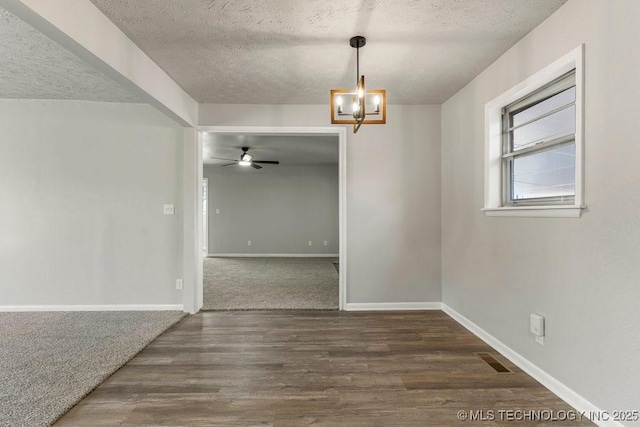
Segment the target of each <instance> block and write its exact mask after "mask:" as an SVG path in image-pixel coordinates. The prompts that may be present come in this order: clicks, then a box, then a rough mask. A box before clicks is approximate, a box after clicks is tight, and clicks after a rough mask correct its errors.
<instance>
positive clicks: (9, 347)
mask: <svg viewBox="0 0 640 427" xmlns="http://www.w3.org/2000/svg"><path fill="white" fill-rule="evenodd" d="M183 316H184V315H183V313H181V312H175V311H164V312H149V311H147V312H133V311H129V312H42V313H31V312H30V313H0V342H1V343H2V344H1V345H0V384H1V385H2V386H1V387H0V426H2V427H9V426H11V427H17V426H47V425H50V424H52V423H53V422H54V421H56V420H57V419H58V418H59V417H60V416H61V415H63V414H64V413H65V412H66V411H67V410H68V409H70V408H71V407H72V406H73V405H74V404H75V403H77V402H78V401H79V400H80V399H81V398H82V397H84V396H85V395H86V394H87V393H89V392H90V391H91V390H93V389H94V388H95V387H96V386H97V385H98V384H100V383H101V382H102V381H104V380H105V379H106V378H107V377H108V376H109V375H111V374H112V373H113V372H115V371H116V370H118V369H119V368H120V367H121V366H122V365H124V364H125V363H126V362H127V361H129V360H130V359H131V358H132V357H133V356H135V355H136V354H137V353H138V352H140V351H141V350H142V349H143V348H144V347H146V346H147V345H148V344H149V343H150V342H151V341H153V340H154V339H155V338H156V337H157V336H158V335H160V334H161V333H162V332H164V331H166V330H167V329H168V328H169V327H170V326H171V325H173V324H174V323H176V322H177V321H178V320H180V319H181V318H182V317H183Z"/></svg>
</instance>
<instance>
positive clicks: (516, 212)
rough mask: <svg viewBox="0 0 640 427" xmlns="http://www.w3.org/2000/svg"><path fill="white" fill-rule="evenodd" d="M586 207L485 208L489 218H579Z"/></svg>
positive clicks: (484, 210)
mask: <svg viewBox="0 0 640 427" xmlns="http://www.w3.org/2000/svg"><path fill="white" fill-rule="evenodd" d="M584 208H585V206H508V207H501V208H484V209H482V211H483V212H484V214H485V215H487V216H520V217H529V218H579V217H580V215H581V214H582V209H584Z"/></svg>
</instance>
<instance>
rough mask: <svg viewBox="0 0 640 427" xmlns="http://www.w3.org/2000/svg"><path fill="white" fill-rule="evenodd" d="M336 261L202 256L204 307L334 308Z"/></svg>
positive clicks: (335, 303)
mask: <svg viewBox="0 0 640 427" xmlns="http://www.w3.org/2000/svg"><path fill="white" fill-rule="evenodd" d="M337 261H338V259H337V258H205V260H204V307H203V310H261V309H278V310H282V309H303V310H304V309H306V310H337V309H338V304H339V303H338V272H337V271H336V268H335V267H334V265H333V263H334V262H337Z"/></svg>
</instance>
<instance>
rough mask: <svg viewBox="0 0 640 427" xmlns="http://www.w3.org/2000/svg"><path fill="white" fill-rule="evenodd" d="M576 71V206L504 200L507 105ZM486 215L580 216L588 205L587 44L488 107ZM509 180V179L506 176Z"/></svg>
mask: <svg viewBox="0 0 640 427" xmlns="http://www.w3.org/2000/svg"><path fill="white" fill-rule="evenodd" d="M573 69H575V73H576V74H575V79H576V102H575V105H576V133H575V144H576V168H575V171H576V177H575V198H574V203H573V204H572V205H566V204H563V205H558V204H541V205H525V206H517V205H509V204H507V203H506V202H505V200H504V198H503V179H502V178H503V177H502V174H503V167H502V154H503V139H502V134H503V122H502V111H503V108H505V107H506V106H508V105H510V104H513V103H514V102H516V101H518V100H519V99H522V98H524V97H526V96H528V95H530V94H531V93H533V92H535V91H537V90H538V89H540V88H542V87H543V86H545V85H547V84H549V83H550V82H552V81H554V80H556V79H557V78H559V77H561V76H563V75H564V74H566V73H568V72H570V71H571V70H573ZM485 132H486V133H485V176H484V208H483V209H482V210H483V211H484V213H485V214H486V215H488V216H527V217H579V216H580V215H581V212H582V209H584V208H585V205H584V45H580V46H578V47H577V48H575V49H574V50H572V51H571V52H569V53H567V54H566V55H564V56H563V57H562V58H560V59H558V60H557V61H555V62H553V63H552V64H550V65H548V66H547V67H545V68H543V69H542V70H540V71H538V72H537V73H535V74H534V75H532V76H531V77H529V78H528V79H526V80H525V81H523V82H522V83H520V84H518V85H516V86H514V87H513V88H511V89H509V90H508V91H506V92H505V93H503V94H502V95H500V96H498V97H497V98H495V99H494V100H492V101H490V102H489V103H487V104H486V105H485ZM505 179H506V177H505Z"/></svg>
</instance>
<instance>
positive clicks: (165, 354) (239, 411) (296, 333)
mask: <svg viewBox="0 0 640 427" xmlns="http://www.w3.org/2000/svg"><path fill="white" fill-rule="evenodd" d="M481 352H488V353H490V354H491V355H493V356H494V357H495V358H496V359H497V360H498V361H499V362H501V363H502V364H504V365H505V366H506V367H507V368H509V369H510V370H511V372H506V373H499V372H497V371H496V370H495V369H494V368H492V367H491V366H490V365H489V364H488V363H487V362H486V361H484V360H483V359H482V358H481V357H480V356H478V355H476V353H481ZM461 410H462V411H466V414H469V411H484V412H482V413H480V412H478V413H476V414H480V415H479V418H481V420H480V419H476V420H469V419H467V420H464V421H461V420H459V419H458V416H457V414H458V411H461ZM501 410H514V411H515V410H524V411H530V410H550V411H563V410H564V411H570V410H571V408H570V407H569V406H568V405H567V404H565V403H564V402H563V401H561V400H560V399H559V398H557V397H556V396H555V395H554V394H552V393H551V392H550V391H548V390H547V389H545V388H544V387H542V386H541V385H540V384H539V383H537V382H536V381H535V380H533V379H532V378H531V377H529V376H528V375H527V374H525V373H523V372H522V371H521V370H519V369H518V368H516V367H515V366H513V365H512V364H511V363H509V362H508V361H507V360H506V359H504V358H503V357H502V356H500V355H499V354H497V353H495V352H494V351H493V350H492V349H491V348H490V347H488V346H487V345H486V344H484V343H483V342H482V341H481V340H480V339H478V338H477V337H475V336H474V335H472V334H471V333H469V332H468V331H467V330H466V329H464V328H463V327H461V326H460V325H459V324H458V323H456V322H455V321H454V320H452V319H451V318H449V317H448V316H447V315H446V314H444V313H443V312H441V311H430V312H402V313H397V312H395V313H345V312H333V311H298V312H287V311H272V312H255V311H236V312H208V313H199V314H197V315H194V316H189V317H187V318H185V319H183V320H182V321H181V322H179V323H178V324H177V325H175V326H174V327H173V328H171V329H170V330H169V331H167V332H166V333H165V334H163V335H161V336H160V337H159V338H158V339H157V340H155V341H154V342H153V343H152V344H151V345H149V346H148V347H147V348H146V349H145V350H144V351H143V352H142V353H140V354H139V355H138V356H136V357H135V358H134V359H132V360H131V361H130V362H129V363H127V364H126V365H125V366H124V367H122V369H120V370H119V371H118V372H116V373H115V374H114V375H112V376H111V377H110V378H109V379H107V380H106V381H105V382H104V383H103V384H102V385H100V386H99V387H98V388H97V389H96V390H94V391H93V392H92V393H91V394H89V395H88V396H87V397H86V398H85V399H84V400H83V401H81V402H80V403H78V405H76V406H75V407H74V408H73V409H71V410H70V411H69V412H68V413H67V414H66V415H65V416H64V417H62V418H61V419H60V420H59V421H58V423H57V424H56V425H57V426H83V427H86V426H115V425H124V426H149V425H153V426H255V425H273V426H304V425H319V426H328V425H340V426H455V425H461V426H463V425H467V426H469V425H471V426H483V425H505V426H515V425H553V426H558V425H563V426H564V425H580V426H583V425H592V424H590V423H589V422H588V421H586V420H577V421H573V422H558V421H556V422H522V421H518V420H517V419H516V418H515V417H518V413H516V412H514V413H512V418H513V419H510V418H509V415H508V413H505V412H503V414H504V418H503V419H501V417H500V413H499V411H501ZM490 411H494V412H493V418H495V420H491V418H492V417H491V414H492V413H491V412H490ZM527 413H529V412H527Z"/></svg>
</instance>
